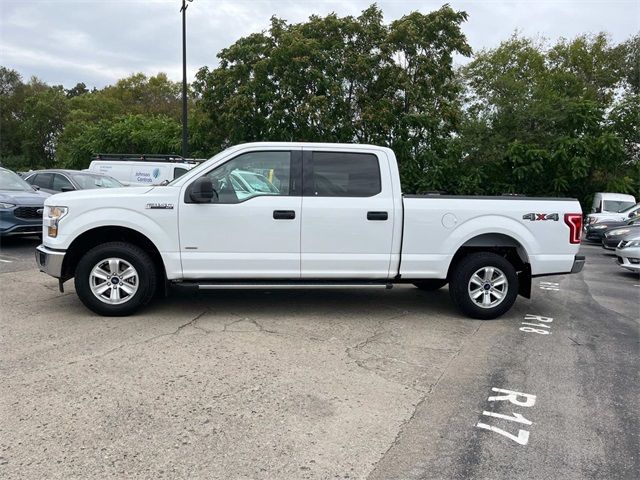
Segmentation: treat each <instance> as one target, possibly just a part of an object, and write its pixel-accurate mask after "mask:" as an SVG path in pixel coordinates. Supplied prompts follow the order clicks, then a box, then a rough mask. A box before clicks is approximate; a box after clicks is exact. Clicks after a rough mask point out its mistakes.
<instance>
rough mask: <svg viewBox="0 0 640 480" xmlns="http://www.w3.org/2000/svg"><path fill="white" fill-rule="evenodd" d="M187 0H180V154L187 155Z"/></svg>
mask: <svg viewBox="0 0 640 480" xmlns="http://www.w3.org/2000/svg"><path fill="white" fill-rule="evenodd" d="M187 1H189V2H193V0H182V8H181V9H180V11H181V12H182V156H183V157H184V158H186V157H187V156H188V155H189V145H188V144H189V131H188V126H187V7H188V6H189V5H187Z"/></svg>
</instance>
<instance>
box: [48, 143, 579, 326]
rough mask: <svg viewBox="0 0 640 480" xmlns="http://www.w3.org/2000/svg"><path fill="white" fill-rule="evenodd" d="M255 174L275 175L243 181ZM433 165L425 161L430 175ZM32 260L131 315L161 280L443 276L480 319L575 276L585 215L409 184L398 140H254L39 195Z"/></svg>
mask: <svg viewBox="0 0 640 480" xmlns="http://www.w3.org/2000/svg"><path fill="white" fill-rule="evenodd" d="M247 172H254V173H256V174H258V175H260V177H259V178H260V181H261V182H264V181H267V182H269V183H270V184H271V186H272V187H273V188H266V189H265V188H247V187H246V185H243V184H242V182H238V181H237V177H238V176H240V177H244V178H246V176H247ZM425 174H426V175H428V172H426V173H425ZM45 206H46V209H45V213H44V222H45V225H44V227H43V244H42V245H40V246H39V247H38V248H37V250H36V261H37V264H38V266H39V268H40V270H41V271H43V272H46V273H48V274H49V275H52V276H53V277H56V278H58V279H59V283H60V288H61V290H62V286H63V282H65V281H67V280H69V279H71V278H74V282H75V289H76V292H77V294H78V296H79V297H80V299H81V300H82V302H83V303H84V304H85V305H86V306H87V307H88V308H89V309H91V310H93V311H94V312H97V313H98V314H101V315H128V314H131V313H133V312H135V311H136V310H138V309H139V308H141V307H143V306H144V305H145V304H147V303H148V302H149V301H150V300H151V299H152V297H153V296H154V293H156V291H161V292H162V291H164V292H166V291H168V290H169V289H168V288H167V287H168V286H171V285H181V286H188V287H193V288H198V289H214V288H296V287H304V288H312V287H318V286H320V287H322V286H328V285H329V286H341V287H345V288H348V287H361V286H379V287H383V288H385V287H386V288H390V287H391V286H393V285H394V284H397V283H409V284H414V285H416V286H417V287H418V288H421V289H424V290H435V289H438V288H441V287H443V286H445V285H446V284H447V283H448V284H449V292H450V295H451V298H452V300H453V302H454V304H455V305H456V306H457V307H458V308H459V310H461V311H462V312H463V313H465V314H466V315H468V316H470V317H473V318H480V319H490V318H495V317H497V316H499V315H502V314H503V313H505V312H506V311H508V310H509V309H510V308H511V306H512V305H513V303H514V302H515V300H516V297H517V295H518V293H520V294H521V295H523V296H525V297H529V296H530V291H531V278H532V277H537V276H543V275H558V274H568V273H576V272H579V271H580V270H581V269H582V266H583V264H584V257H582V256H578V255H577V253H578V248H579V243H580V234H581V230H582V228H581V227H582V212H581V208H580V205H579V203H578V201H576V200H574V199H562V198H526V197H513V196H508V197H507V196H505V197H464V196H448V195H403V194H402V192H401V188H400V175H399V171H398V165H397V163H396V158H395V155H394V153H393V151H392V150H390V149H388V148H384V147H378V146H373V145H351V144H323V143H249V144H243V145H237V146H234V147H231V148H229V149H227V150H225V151H223V152H221V153H219V154H218V155H216V156H214V157H213V158H211V159H210V160H208V161H206V162H204V163H202V164H201V165H199V166H197V167H195V168H193V169H191V170H189V171H188V172H186V173H185V174H184V175H183V176H181V177H179V178H177V179H175V180H174V181H172V182H170V183H169V184H168V185H167V186H163V187H153V186H146V187H129V188H122V189H118V188H114V189H109V190H104V191H95V190H94V191H90V192H89V191H78V192H69V193H62V194H59V195H55V196H54V197H51V198H50V199H48V200H47V201H46V202H45Z"/></svg>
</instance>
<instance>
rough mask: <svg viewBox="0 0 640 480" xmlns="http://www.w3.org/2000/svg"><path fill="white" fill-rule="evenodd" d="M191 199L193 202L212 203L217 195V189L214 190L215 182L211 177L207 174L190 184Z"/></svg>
mask: <svg viewBox="0 0 640 480" xmlns="http://www.w3.org/2000/svg"><path fill="white" fill-rule="evenodd" d="M188 195H189V199H190V200H191V201H192V202H193V203H211V201H212V200H213V198H214V196H215V197H216V200H217V197H218V195H215V191H214V190H213V183H211V179H210V178H209V177H207V176H204V177H200V178H199V179H197V180H196V181H195V182H193V183H192V184H191V185H190V186H189V193H188Z"/></svg>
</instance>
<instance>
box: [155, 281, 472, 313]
mask: <svg viewBox="0 0 640 480" xmlns="http://www.w3.org/2000/svg"><path fill="white" fill-rule="evenodd" d="M194 303H195V304H197V305H198V306H200V307H202V308H203V309H204V308H209V309H212V310H214V311H215V312H217V313H222V312H225V311H227V312H230V313H233V314H235V315H241V316H252V315H256V314H259V315H265V316H274V315H281V314H286V315H300V316H313V317H316V318H319V317H332V318H335V317H336V316H351V315H360V316H361V315H365V316H378V315H380V314H389V315H393V314H394V313H395V314H398V315H402V314H408V313H419V314H424V315H437V316H440V315H443V316H452V315H453V316H461V314H459V313H458V312H457V311H456V310H455V308H454V306H453V305H452V303H451V300H450V299H449V292H448V290H447V288H446V287H445V288H443V289H441V290H439V291H436V292H424V291H421V290H419V289H417V288H414V287H413V286H397V287H395V288H393V289H390V290H385V289H370V288H351V289H346V288H335V289H333V288H331V289H295V290H279V289H274V290H265V289H255V290H209V291H193V292H192V291H184V290H180V289H176V290H174V291H172V292H171V294H170V295H169V296H168V297H167V298H165V299H162V300H160V301H159V302H158V301H156V302H153V303H152V305H150V307H149V309H153V310H155V309H156V308H158V309H161V308H164V307H165V304H170V305H173V306H174V307H178V306H179V305H180V304H183V305H185V306H186V305H189V306H190V307H191V306H193V304H194Z"/></svg>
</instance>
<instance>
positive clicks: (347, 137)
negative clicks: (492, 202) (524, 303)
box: [194, 6, 471, 190]
mask: <svg viewBox="0 0 640 480" xmlns="http://www.w3.org/2000/svg"><path fill="white" fill-rule="evenodd" d="M466 18H467V16H466V14H465V13H464V12H456V11H454V10H453V9H451V8H450V7H449V6H444V7H442V8H440V9H439V10H436V11H434V12H431V13H429V14H421V13H418V12H413V13H411V14H409V15H406V16H404V17H402V18H401V19H399V20H397V21H395V22H393V23H392V24H391V25H385V24H383V21H382V12H381V11H380V10H379V9H378V8H377V7H376V6H372V7H369V8H368V9H366V10H364V11H363V12H362V14H361V15H360V16H358V17H357V18H354V17H351V16H348V17H338V16H337V15H335V14H331V15H328V16H326V17H318V16H312V17H310V18H309V20H308V21H307V22H304V23H300V24H288V23H287V22H286V21H284V20H281V19H278V18H272V20H271V27H270V28H269V31H268V32H265V33H258V34H253V35H250V36H248V37H244V38H241V39H240V40H238V41H237V42H236V43H234V44H233V45H231V46H230V47H228V48H226V49H223V50H222V51H221V52H220V54H219V55H218V58H219V59H220V65H219V67H218V68H216V69H213V70H209V69H208V68H206V67H205V68H202V69H201V70H200V71H199V72H198V74H197V76H196V81H195V82H194V90H195V93H196V94H197V95H198V101H197V106H198V108H199V110H200V111H202V112H205V114H206V115H208V117H209V121H208V122H201V123H200V124H201V125H206V127H207V128H209V129H210V130H209V131H208V132H207V134H206V135H204V136H201V137H199V139H200V141H201V142H202V144H203V145H207V146H209V147H210V149H211V150H213V151H216V150H219V149H221V148H224V147H226V146H228V145H231V144H236V143H240V142H246V141H257V140H298V141H326V142H332V141H333V142H360V143H377V144H381V145H388V146H390V147H393V148H394V149H395V150H396V153H397V155H398V158H399V161H400V166H401V169H402V173H403V179H404V182H405V186H406V187H408V188H409V189H410V190H420V189H427V188H429V187H430V184H429V182H428V181H425V178H427V177H425V172H426V171H427V170H428V169H429V168H431V166H432V164H433V163H434V162H435V161H436V159H438V158H440V157H441V156H443V155H445V152H446V149H447V144H448V142H449V140H450V139H451V137H452V134H453V133H454V132H455V130H456V126H457V123H458V122H459V120H460V117H461V115H460V102H459V98H458V97H459V92H460V84H459V83H458V82H456V78H455V72H454V69H453V66H452V64H453V56H454V55H455V54H462V55H469V54H470V53H471V49H470V47H469V46H468V44H467V42H466V39H465V37H464V35H463V34H462V31H461V29H460V25H461V24H462V22H464V21H465V20H466Z"/></svg>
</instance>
